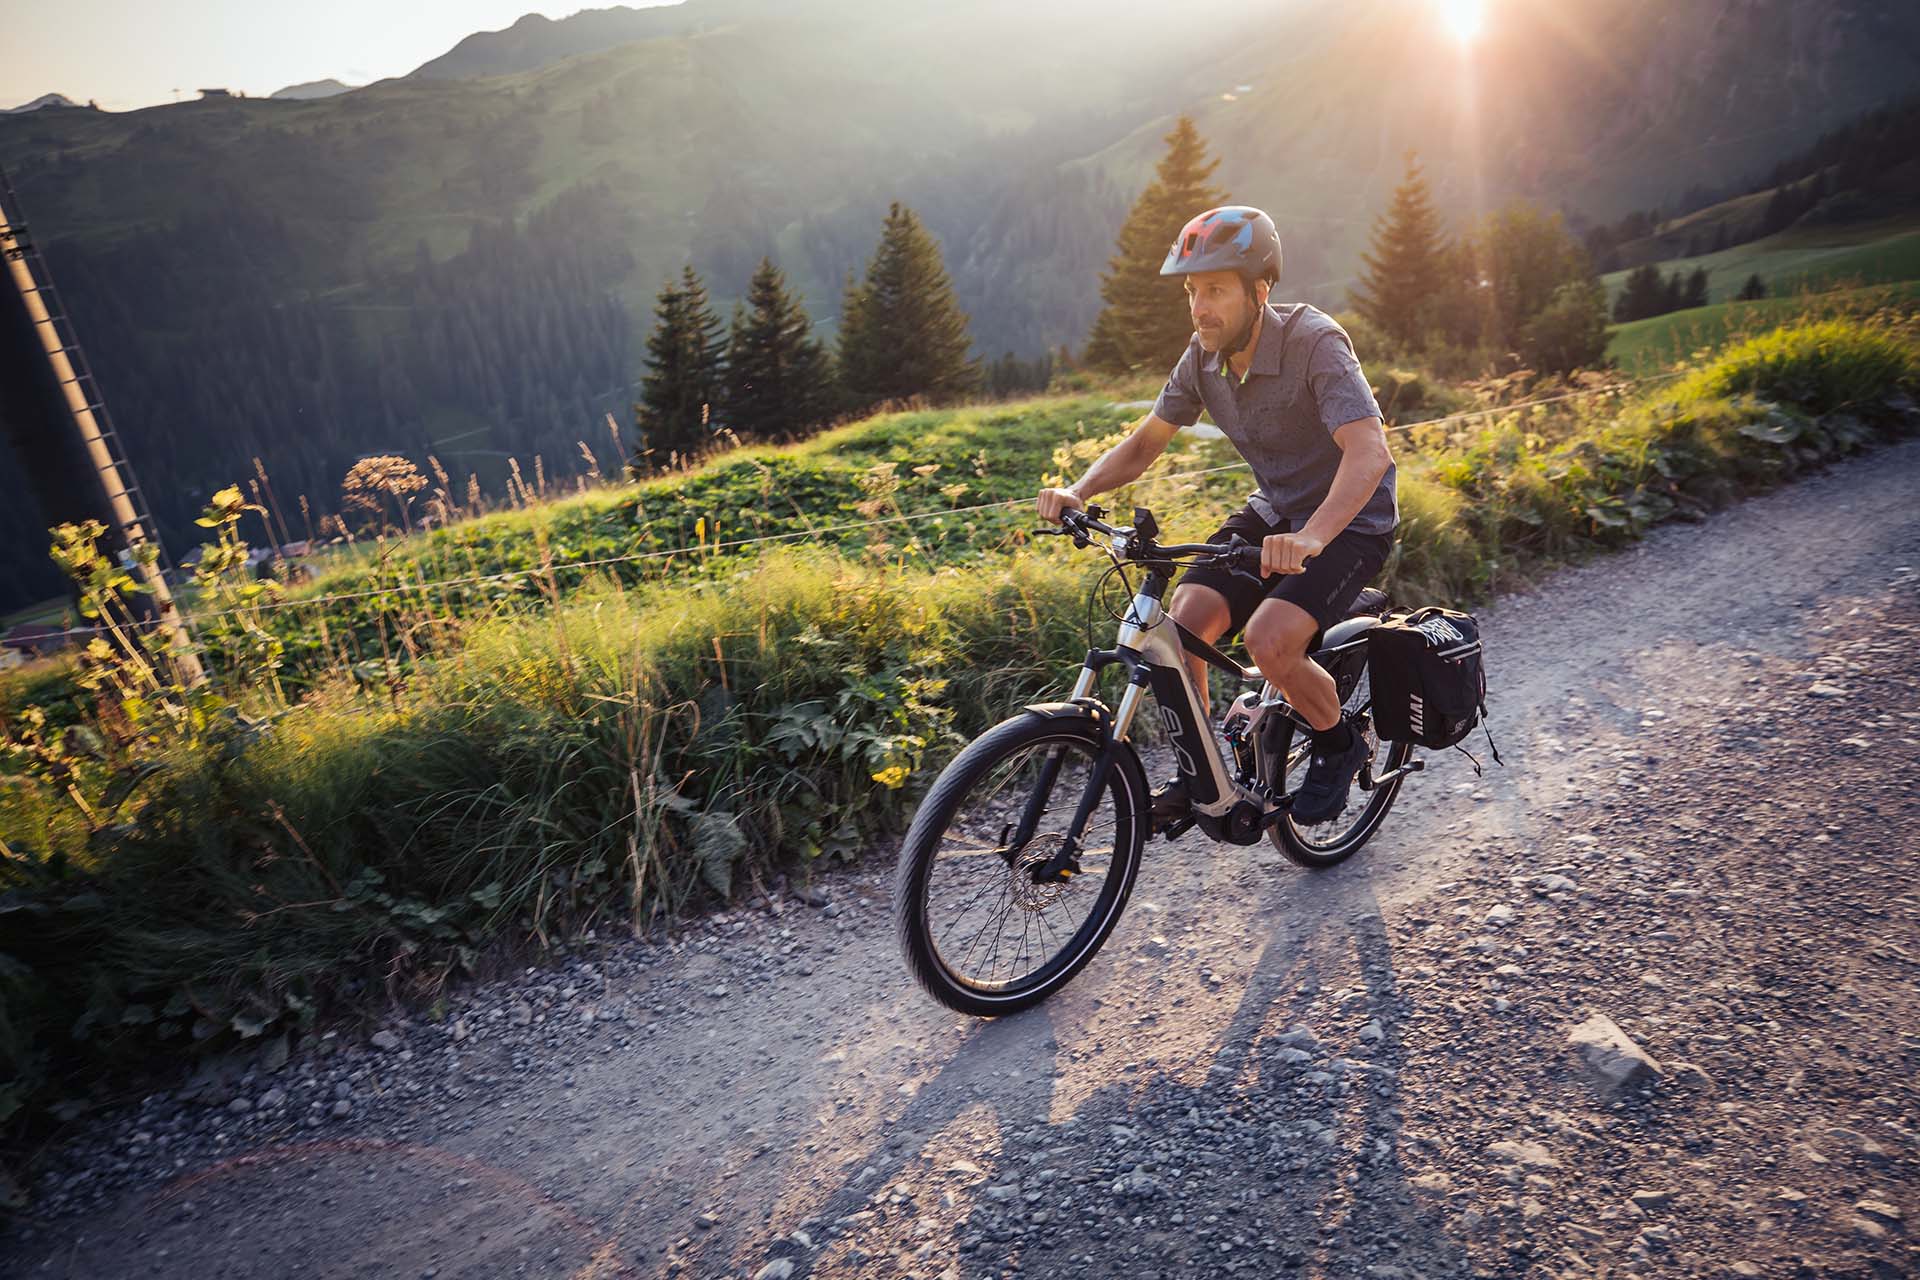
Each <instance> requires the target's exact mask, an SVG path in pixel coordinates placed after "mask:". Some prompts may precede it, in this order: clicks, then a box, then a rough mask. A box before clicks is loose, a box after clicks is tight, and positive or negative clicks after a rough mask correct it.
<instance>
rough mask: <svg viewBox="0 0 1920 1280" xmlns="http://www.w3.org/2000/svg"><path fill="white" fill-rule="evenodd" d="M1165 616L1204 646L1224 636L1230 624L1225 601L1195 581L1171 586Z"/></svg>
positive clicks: (1231, 612) (1211, 589)
mask: <svg viewBox="0 0 1920 1280" xmlns="http://www.w3.org/2000/svg"><path fill="white" fill-rule="evenodd" d="M1167 613H1168V614H1169V615H1170V616H1171V617H1172V618H1173V620H1174V621H1175V622H1178V623H1179V624H1180V625H1181V626H1183V627H1185V628H1186V629H1187V630H1189V631H1191V632H1193V634H1195V635H1197V636H1199V637H1200V638H1201V639H1202V640H1205V641H1206V642H1207V643H1208V644H1212V643H1213V642H1214V641H1215V640H1218V639H1219V638H1220V637H1221V636H1222V635H1223V634H1225V633H1226V630H1227V625H1228V624H1229V623H1231V622H1232V621H1233V610H1232V608H1231V607H1230V606H1229V605H1228V604H1227V598H1226V597H1225V596H1223V595H1221V594H1220V593H1219V592H1218V591H1215V590H1214V589H1213V588H1212V587H1208V586H1202V585H1201V584H1200V583H1198V582H1183V583H1181V584H1180V585H1179V586H1177V587H1175V588H1174V589H1173V600H1172V602H1171V603H1170V604H1168V606H1167Z"/></svg>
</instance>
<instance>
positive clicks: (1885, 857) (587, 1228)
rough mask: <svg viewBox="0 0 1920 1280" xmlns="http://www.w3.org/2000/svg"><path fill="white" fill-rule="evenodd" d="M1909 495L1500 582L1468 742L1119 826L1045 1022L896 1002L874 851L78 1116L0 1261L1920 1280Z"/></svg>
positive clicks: (904, 998)
mask: <svg viewBox="0 0 1920 1280" xmlns="http://www.w3.org/2000/svg"><path fill="white" fill-rule="evenodd" d="M1917 477H1920V444H1908V445H1901V446H1896V447H1892V448H1889V449H1886V450H1883V451H1881V452H1879V453H1878V454H1876V455H1873V456H1871V457H1869V458H1865V459H1861V460H1856V461H1853V462H1850V463H1847V464H1844V465H1842V466H1840V467H1837V468H1835V469H1833V470H1832V471H1830V472H1828V473H1826V474H1824V475H1821V476H1817V477H1813V478H1810V479H1808V480H1805V481H1803V482H1801V483H1799V484H1797V485H1795V486H1793V487H1791V488H1788V489H1784V490H1782V491H1779V492H1777V493H1775V494H1772V495H1769V496H1767V497H1765V498H1761V499H1756V500H1754V501H1752V502H1749V503H1747V504H1745V505H1743V506H1742V507H1740V508H1737V509H1734V510H1732V511H1729V512H1725V513H1721V514H1720V515H1717V516H1715V517H1713V518H1712V519H1710V520H1708V521H1706V522H1705V523H1703V524H1700V525H1694V526H1675V527H1671V528H1666V529H1662V530H1659V531H1656V533H1655V534H1654V535H1653V536H1652V537H1650V538H1649V539H1647V540H1646V541H1645V542H1644V543H1642V544H1640V545H1638V546H1636V547H1634V548H1632V549H1629V550H1627V551H1624V552H1621V553H1619V554H1617V555H1613V556H1610V557H1605V558H1601V559H1597V560H1595V561H1593V562H1591V563H1589V564H1586V565H1583V566H1580V567H1578V568H1574V569H1570V570H1565V571H1563V572H1561V573H1559V574H1556V575H1553V576H1551V577H1549V578H1547V579H1545V580H1544V581H1542V582H1540V583H1539V584H1537V585H1535V586H1533V587H1532V588H1530V589H1528V590H1525V591H1521V592H1517V593H1514V594H1510V595H1508V596H1506V597H1504V598H1503V599H1502V600H1501V601H1499V602H1498V603H1497V604H1496V605H1494V606H1492V607H1489V608H1487V609H1485V610H1483V611H1481V615H1480V616H1481V619H1482V623H1483V629H1484V632H1485V634H1486V636H1487V638H1488V644H1489V678H1490V683H1491V686H1492V695H1491V697H1490V699H1489V704H1490V706H1491V707H1492V708H1493V728H1494V731H1495V733H1496V735H1497V736H1498V738H1499V741H1500V746H1501V752H1502V755H1503V756H1504V757H1505V758H1506V760H1507V762H1508V764H1507V767H1506V768H1504V769H1502V768H1498V767H1489V768H1488V769H1487V771H1486V774H1485V776H1483V777H1479V778H1476V777H1474V775H1473V772H1472V769H1471V767H1470V766H1469V765H1468V764H1467V762H1466V760H1465V759H1464V758H1463V757H1461V756H1458V755H1456V754H1454V753H1451V752H1444V753H1432V754H1431V761H1432V763H1431V766H1430V768H1429V770H1428V772H1427V773H1425V774H1423V775H1420V776H1418V777H1416V778H1413V779H1411V780H1410V781H1409V783H1408V785H1407V787H1406V789H1405V790H1404V791H1403V792H1402V795H1401V797H1400V800H1399V802H1398V803H1397V805H1396V808H1395V810H1394V812H1393V814H1392V815H1390V816H1389V818H1388V820H1387V822H1386V824H1385V826H1384V827H1383V829H1382V831H1381V833H1380V834H1379V835H1377V836H1376V837H1375V839H1374V840H1373V842H1372V843H1371V844H1370V845H1369V846H1368V847H1367V848H1366V849H1365V850H1363V851H1362V852H1361V853H1360V854H1359V855H1357V856H1356V857H1355V858H1353V859H1351V860H1350V861H1349V862H1347V863H1346V864H1343V865H1342V866H1340V867H1337V868H1334V869H1332V870H1330V871H1326V872H1319V873H1312V872H1307V871H1303V870H1300V869H1297V868H1295V867H1293V866H1292V865H1291V864H1290V863H1287V862H1286V861H1285V860H1284V859H1282V858H1280V856H1279V855H1278V854H1277V853H1276V852H1275V851H1274V850H1272V849H1270V848H1269V847H1267V846H1265V845H1260V846H1255V847H1249V848H1246V849H1235V848H1231V847H1226V846H1214V845H1211V844H1209V843H1208V842H1206V841H1205V840H1204V839H1201V838H1199V837H1198V836H1192V835H1190V836H1188V837H1187V838H1185V839H1183V840H1181V841H1180V842H1178V843H1175V844H1167V843H1165V842H1158V841H1157V842H1154V843H1153V844H1150V845H1149V847H1148V851H1147V857H1146V864H1145V866H1144V868H1143V869H1142V872H1141V877H1140V881H1139V884H1138V886H1137V887H1136V889H1135V893H1134V898H1133V901H1132V903H1131V904H1130V906H1129V908H1128V913H1127V916H1126V918H1125V919H1123V921H1122V922H1121V925H1120V927H1119V929H1118V930H1117V931H1116V933H1115V935H1114V937H1113V938H1112V939H1111V940H1110V941H1109V942H1108V944H1107V946H1106V949H1105V950H1104V951H1103V952H1102V953H1101V954H1100V955H1099V956H1098V957H1097V958H1096V959H1095V960H1094V962H1093V963H1092V964H1091V965H1090V966H1089V967H1088V968H1087V969H1086V970H1085V971H1084V972H1083V973H1082V974H1081V975H1080V976H1079V977H1078V978H1077V979H1076V980H1075V982H1074V984H1073V985H1072V986H1070V987H1069V988H1068V989H1067V990H1066V991H1065V992H1063V993H1062V994H1061V995H1059V996H1058V997H1056V998H1055V999H1054V1000H1053V1001H1051V1002H1050V1003H1049V1004H1048V1005H1047V1006H1045V1007H1043V1008H1041V1009H1039V1010H1035V1011H1033V1012H1031V1013H1029V1014H1025V1015H1021V1016H1018V1017H1015V1018H1009V1019H1003V1020H999V1021H996V1022H977V1021H973V1020H969V1019H962V1018H958V1017H956V1016H955V1015H952V1014H949V1013H947V1012H946V1011H944V1010H942V1009H940V1008H938V1007H937V1006H935V1005H933V1004H932V1003H931V1002H930V1001H928V1000H927V999H926V998H925V997H924V996H922V995H921V993H920V992H919V991H918V990H917V989H916V988H914V987H913V986H912V985H911V983H910V982H909V981H908V979H907V977H906V975H905V972H904V968H903V966H902V965H901V964H900V962H899V961H898V959H897V957H896V955H895V952H894V941H893V936H892V930H891V921H890V918H889V913H888V909H887V900H886V895H887V891H888V882H889V880H890V875H891V867H890V866H889V865H888V855H889V854H890V851H883V852H882V854H881V855H880V856H877V857H875V858H871V859H869V860H868V861H867V862H865V863H863V864H861V865H859V866H855V867H852V868H846V869H840V870H837V871H832V872H828V871H825V870H823V871H822V873H821V874H820V875H819V876H818V877H817V878H816V879H815V880H814V881H812V882H810V883H809V884H808V885H807V886H805V887H803V888H800V889H797V890H796V889H793V888H788V887H785V886H781V887H779V888H776V889H775V891H774V897H773V898H772V899H771V900H765V899H763V900H762V901H761V902H760V903H759V905H758V906H748V907H745V908H737V909H734V910H730V911H724V912H717V913H715V914H712V915H709V916H707V917H704V918H702V919H699V920H695V921H690V922H688V924H687V925H686V927H685V928H684V929H683V930H682V931H681V932H680V933H678V934H677V935H676V936H673V937H670V938H666V937H661V938H654V939H650V940H633V939H630V938H625V937H619V938H614V937H608V936H604V935H602V936H597V937H596V936H592V935H589V936H588V937H586V938H584V939H581V940H579V941H578V942H577V943H576V944H574V945H571V946H569V947H567V948H566V949H565V950H564V951H563V952H561V953H559V954H557V955H556V956H555V958H554V959H553V961H552V962H551V963H550V964H548V965H545V966H543V967H539V968H529V969H526V970H525V971H524V972H521V973H518V974H515V975H513V976H511V977H509V978H505V979H502V980H499V981H496V982H492V983H488V984H484V985H479V986H474V987H470V988H466V989H462V990H457V991H454V992H452V993H450V996H449V999H448V1001H447V1005H446V1008H445V1010H444V1013H443V1015H442V1016H439V1017H429V1016H427V1015H425V1014H424V1013H419V1012H413V1013H404V1012H396V1014H395V1015H394V1016H393V1017H392V1018H390V1019H388V1020H386V1021H385V1022H383V1023H382V1025H380V1026H378V1027H377V1028H372V1029H370V1030H371V1034H369V1029H367V1028H358V1029H356V1028H349V1027H337V1028H333V1029H331V1030H328V1031H325V1032H323V1033H322V1034H320V1035H319V1036H317V1037H314V1038H313V1039H312V1040H311V1041H309V1042H307V1043H301V1044H293V1045H287V1044H278V1045H268V1046H266V1047H264V1048H263V1049H262V1050H258V1051H256V1052H254V1053H253V1054H251V1055H249V1056H246V1057H242V1058H235V1059H232V1060H229V1061H226V1062H223V1063H220V1064H217V1066H215V1067H214V1068H212V1069H209V1070H205V1071H202V1072H200V1073H198V1074H197V1075H196V1076H194V1077H192V1078H182V1079H180V1080H179V1081H178V1082H177V1083H173V1084H170V1085H169V1086H168V1087H167V1088H165V1089H161V1090H157V1091H155V1092H153V1093H151V1094H149V1095H148V1096H146V1097H144V1098H141V1099H138V1100H135V1101H133V1102H130V1103H129V1104H128V1105H126V1106H125V1107H123V1108H121V1109H118V1110H116V1111H113V1112H110V1113H106V1114H102V1115H99V1116H96V1117H93V1118H91V1119H89V1120H87V1121H85V1122H83V1123H82V1124H80V1125H78V1126H76V1128H75V1129H74V1131H73V1132H72V1133H71V1135H70V1136H68V1137H67V1138H66V1139H65V1141H64V1142H63V1143H61V1144H60V1145H59V1146H57V1147H55V1148H53V1149H51V1150H49V1151H48V1152H47V1153H46V1154H45V1156H44V1157H43V1158H42V1159H41V1160H40V1161H38V1162H37V1164H36V1165H35V1166H34V1168H33V1169H32V1170H31V1171H30V1172H31V1182H30V1185H29V1188H28V1190H29V1192H30V1194H31V1197H32V1200H31V1210H30V1212H29V1213H28V1214H26V1215H24V1216H22V1217H20V1218H19V1219H17V1220H15V1221H14V1222H12V1223H11V1224H10V1227H9V1229H8V1232H7V1234H6V1236H5V1238H4V1240H3V1241H0V1272H4V1273H6V1274H8V1275H14V1274H19V1275H23V1276H25V1275H35V1276H38V1275H62V1276H88V1277H113V1276H132V1275H141V1276H160V1277H183V1278H184V1277H196V1278H198V1277H202V1276H219V1275H232V1276H251V1275H264V1274H272V1275H289V1276H291V1275H301V1276H358V1275H364V1274H381V1275H401V1276H421V1275H434V1276H438V1277H454V1276H461V1277H482V1276H519V1275H528V1276H572V1275H592V1276H614V1275H634V1276H656V1275H659V1276H676V1275H677V1276H734V1277H740V1278H741V1280H747V1278H750V1277H756V1276H764V1277H770V1278H775V1280H778V1278H780V1277H788V1278H791V1277H802V1276H809V1275H815V1276H829V1275H831V1276H864V1275H883V1274H884V1275H910V1276H918V1277H924V1278H926V1280H932V1278H934V1277H948V1276H951V1277H960V1276H967V1277H976V1276H994V1277H1003V1276H1013V1275H1034V1276H1049V1277H1053V1276H1062V1277H1111V1276H1116V1275H1127V1276H1130V1277H1131V1276H1140V1277H1149V1276H1192V1275H1239V1274H1244V1275H1248V1276H1263V1277H1264V1276H1273V1275H1280V1276H1290V1275H1303V1276H1304V1275H1315V1276H1329V1277H1331V1276H1340V1277H1348V1276H1351V1277H1394V1276H1404V1277H1413V1276H1422V1277H1453V1276H1459V1277H1468V1276H1474V1277H1481V1276H1487V1277H1491V1276H1521V1275H1525V1276H1530V1277H1532V1276H1554V1277H1570V1276H1588V1275H1640V1276H1675V1277H1680V1276H1686V1277H1695V1276H1754V1277H1800V1276H1809V1277H1810V1276H1861V1277H1875V1276H1889V1277H1890V1276H1900V1275H1910V1274H1915V1273H1916V1272H1920V1253H1916V1250H1915V1246H1914V1245H1913V1243H1912V1242H1911V1241H1910V1240H1909V1238H1908V1234H1907V1225H1906V1219H1907V1217H1908V1216H1909V1214H1910V1212H1911V1211H1913V1210H1914V1207H1915V1194H1914V1188H1915V1185H1916V1179H1915V1175H1916V1173H1917V1172H1920V1132H1916V1126H1917V1122H1916V1120H1915V1117H1916V1116H1917V1115H1920V1096H1917V1095H1920V1088H1916V1086H1915V1083H1914V1081H1915V1079H1916V1072H1915V1067H1916V1065H1920V1019H1917V1018H1916V1017H1915V1014H1916V1005H1920V997H1917V996H1916V982H1915V979H1916V977H1917V976H1920V898H1916V896H1915V890H1914V888H1913V883H1912V881H1913V872H1914V851H1915V850H1916V849H1920V797H1917V796H1916V794H1915V787H1914V785H1913V783H1914V778H1915V776H1916V769H1915V765H1916V761H1920V750H1916V748H1920V708H1917V707H1916V706H1915V704H1914V700H1913V696H1912V694H1913V690H1914V688H1915V687H1916V686H1917V685H1920V483H1916V478H1917ZM1466 745H1468V746H1472V745H1473V744H1472V743H1468V744H1466ZM1476 754H1481V753H1479V752H1478V751H1477V750H1476ZM1160 763H1162V762H1160V761H1158V760H1155V761H1153V762H1150V764H1151V766H1153V767H1157V766H1158V765H1159V764H1160ZM1488 763H1489V765H1490V761H1489V762H1488ZM1155 776H1158V775H1157V774H1156V775H1155ZM1476 795H1477V796H1478V797H1480V798H1479V799H1478V800H1475V799H1474V798H1473V797H1475V796H1476ZM1582 1027H1586V1028H1588V1029H1589V1031H1590V1032H1593V1033H1595V1034H1593V1035H1590V1036H1588V1037H1587V1038H1589V1039H1597V1040H1599V1041H1602V1042H1604V1043H1606V1044H1607V1045H1609V1046H1611V1050H1610V1051H1611V1052H1613V1053H1615V1054H1616V1055H1621V1054H1624V1055H1625V1056H1626V1057H1627V1058H1629V1059H1632V1055H1631V1054H1629V1053H1627V1052H1626V1050H1625V1049H1624V1048H1623V1044H1631V1045H1632V1046H1635V1047H1637V1049H1638V1050H1639V1053H1640V1055H1641V1056H1642V1057H1644V1058H1645V1059H1646V1062H1645V1063H1644V1064H1641V1065H1639V1066H1638V1067H1637V1068H1636V1069H1635V1070H1633V1071H1631V1072H1628V1073H1626V1076H1625V1078H1623V1079H1614V1078H1612V1077H1610V1076H1606V1075H1600V1076H1597V1075H1596V1074H1595V1071H1594V1069H1593V1067H1592V1065H1591V1064H1590V1062H1589V1061H1588V1059H1587V1054H1586V1051H1585V1050H1584V1049H1583V1048H1582V1047H1581V1042H1580V1040H1579V1039H1578V1038H1576V1037H1575V1032H1576V1030H1577V1029H1579V1028H1582ZM1609 1028H1610V1030H1609ZM1615 1033H1617V1036H1618V1039H1617V1040H1616V1039H1615V1038H1614V1037H1615ZM1655 1064H1657V1070H1655V1069H1653V1067H1654V1065H1655Z"/></svg>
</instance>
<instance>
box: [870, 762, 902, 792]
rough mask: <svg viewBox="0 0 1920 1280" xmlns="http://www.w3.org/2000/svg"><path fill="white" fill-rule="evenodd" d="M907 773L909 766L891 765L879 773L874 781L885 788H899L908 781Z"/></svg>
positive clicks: (875, 775)
mask: <svg viewBox="0 0 1920 1280" xmlns="http://www.w3.org/2000/svg"><path fill="white" fill-rule="evenodd" d="M907 772H908V771H907V766H905V765H903V764H890V765H888V766H887V767H886V768H884V769H881V770H879V771H877V772H876V773H875V774H874V775H873V780H874V781H875V782H877V783H879V784H880V785H881V786H884V787H898V786H900V784H902V783H903V782H905V781H906V780H907Z"/></svg>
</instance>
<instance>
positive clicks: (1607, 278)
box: [1600, 217, 1920, 304]
mask: <svg viewBox="0 0 1920 1280" xmlns="http://www.w3.org/2000/svg"><path fill="white" fill-rule="evenodd" d="M1661 267H1662V269H1663V270H1665V271H1667V272H1669V273H1671V272H1672V271H1673V270H1674V269H1676V268H1678V269H1680V270H1681V271H1684V272H1690V271H1692V270H1693V269H1694V268H1695V267H1705V268H1706V269H1707V296H1708V297H1709V298H1710V299H1718V300H1721V301H1726V300H1728V299H1731V298H1733V297H1734V295H1735V294H1737V293H1739V292H1740V287H1741V286H1742V285H1743V284H1745V283H1746V281H1747V277H1749V276H1751V275H1756V274H1757V275H1758V276H1759V277H1760V278H1761V280H1763V281H1764V282H1765V283H1766V285H1767V290H1768V292H1769V293H1771V294H1774V295H1781V294H1791V293H1795V292H1798V291H1802V290H1806V289H1818V288H1821V287H1829V288H1830V287H1832V286H1833V285H1835V284H1836V283H1839V282H1852V283H1858V284H1880V283H1885V282H1888V281H1898V280H1920V225H1916V222H1915V219H1914V218H1912V217H1906V218H1897V219H1887V220H1882V221H1878V222H1873V223H1860V224H1850V225H1848V224H1843V225H1837V226H1831V227H1806V228H1792V227H1789V228H1788V229H1787V230H1785V231H1781V232H1778V233H1776V234H1774V235H1771V236H1767V237H1765V238H1763V239H1760V240H1753V241H1749V242H1748V243H1746V244H1739V245H1734V246H1733V247H1731V248H1728V249H1722V250H1721V251H1720V252H1718V253H1703V254H1701V255H1700V256H1698V257H1695V258H1677V259H1673V260H1671V261H1668V262H1664V263H1662V264H1661ZM1629 274H1630V273H1629V272H1627V271H1612V272H1609V273H1607V274H1606V275H1604V276H1602V277H1600V281H1601V283H1602V284H1604V285H1605V286H1606V287H1607V298H1608V302H1609V304H1611V302H1612V300H1613V299H1614V298H1615V297H1617V296H1618V295H1619V293H1620V290H1621V289H1622V288H1623V287H1624V286H1625V283H1626V278H1627V276H1628V275H1629Z"/></svg>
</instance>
